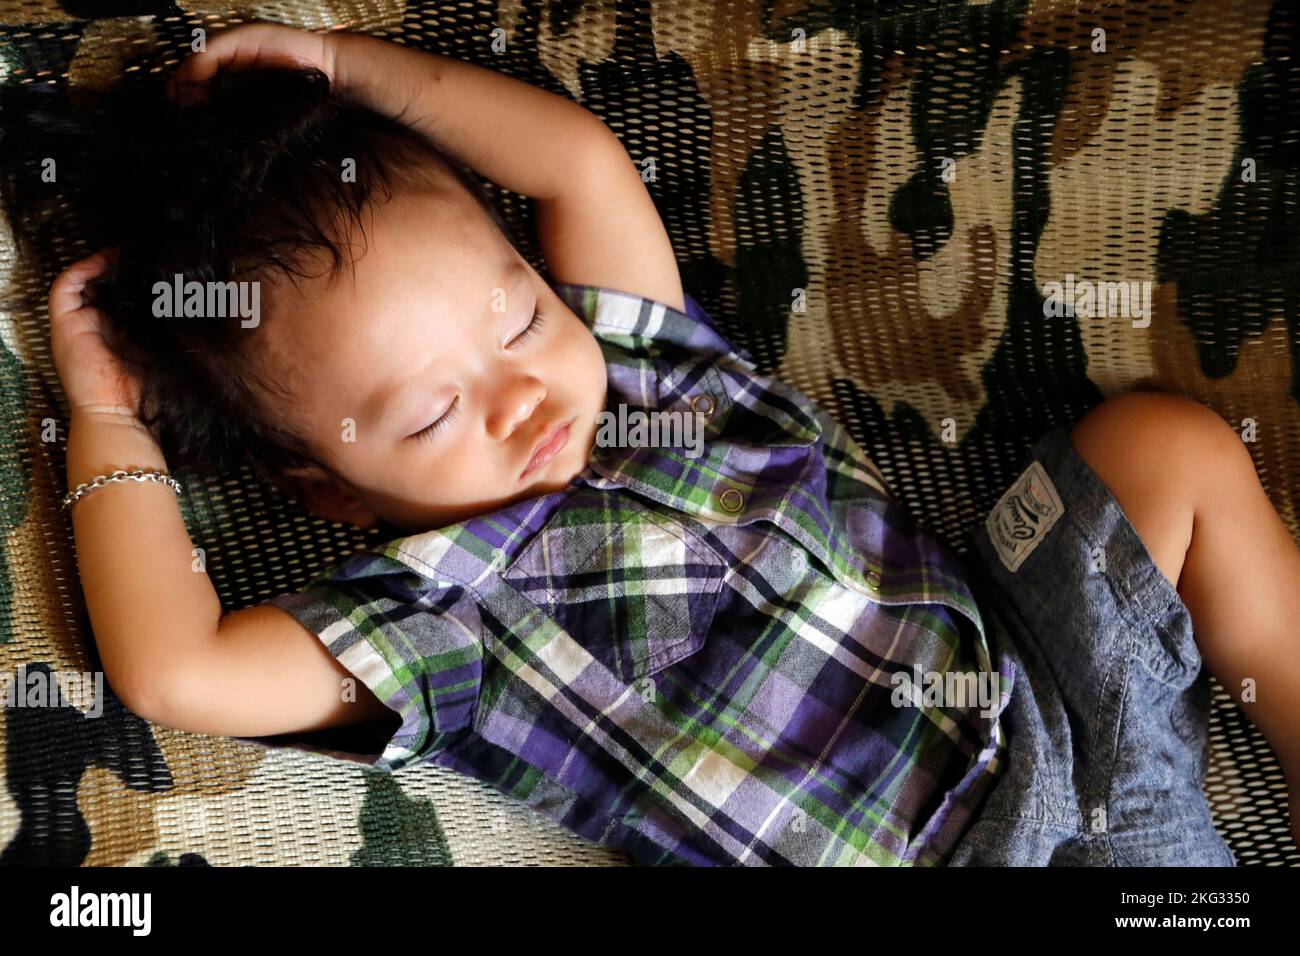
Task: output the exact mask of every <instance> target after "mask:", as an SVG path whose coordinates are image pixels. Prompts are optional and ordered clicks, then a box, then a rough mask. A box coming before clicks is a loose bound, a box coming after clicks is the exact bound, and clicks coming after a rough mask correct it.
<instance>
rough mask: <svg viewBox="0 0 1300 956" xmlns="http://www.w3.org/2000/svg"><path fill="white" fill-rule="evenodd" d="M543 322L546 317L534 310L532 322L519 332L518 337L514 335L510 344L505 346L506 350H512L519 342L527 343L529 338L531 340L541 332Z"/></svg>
mask: <svg viewBox="0 0 1300 956" xmlns="http://www.w3.org/2000/svg"><path fill="white" fill-rule="evenodd" d="M545 321H546V317H545V316H544V315H542V313H541V311H540V310H535V311H534V312H533V320H532V321H531V322H529V323H528V325H527V327H526V328H525V329H524V330H523V331H522V332H520V333H519V334H518V335H516V336H515V337H514V338H513V339H511V340H510V344H509V345H508V346H507V348H514V347H515V346H516V345H518V344H520V343H521V342H527V341H528V340H529V339H530V338H532V337H533V336H534V335H536V334H537V333H538V332H539V331H540V330H541V328H542V324H543V323H544V322H545Z"/></svg>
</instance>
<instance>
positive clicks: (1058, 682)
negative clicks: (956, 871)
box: [948, 427, 1235, 866]
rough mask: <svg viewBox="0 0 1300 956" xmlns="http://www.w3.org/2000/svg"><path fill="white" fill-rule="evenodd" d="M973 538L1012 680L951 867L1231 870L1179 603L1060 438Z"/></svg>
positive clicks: (982, 597) (988, 608)
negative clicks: (992, 752) (996, 743)
mask: <svg viewBox="0 0 1300 956" xmlns="http://www.w3.org/2000/svg"><path fill="white" fill-rule="evenodd" d="M1027 462H1028V463H1027V464H1026V466H1025V468H1024V470H1023V471H1022V472H1021V474H1020V477H1019V478H1017V480H1016V482H1015V483H1014V484H1013V485H1012V486H1011V487H1010V488H1009V489H1008V490H1007V492H1006V493H1005V494H1004V495H1003V496H1002V498H1001V499H1000V500H999V501H998V503H997V504H996V505H995V506H994V508H993V510H992V511H991V512H990V513H989V515H988V517H987V519H986V520H985V521H981V522H980V523H979V524H978V525H977V526H976V527H975V528H974V529H973V530H972V531H971V533H970V535H969V536H968V538H967V544H968V546H969V549H970V550H969V551H968V552H967V553H966V554H965V555H964V557H965V560H966V564H967V567H968V570H969V572H970V582H971V589H972V591H973V592H974V594H975V597H976V600H977V602H978V603H979V605H980V610H981V612H982V614H983V616H984V619H985V622H986V625H985V627H986V631H987V634H988V637H989V641H990V646H991V650H992V652H993V654H994V658H995V660H998V659H999V658H1000V659H1001V666H1002V667H1003V668H1006V667H1007V665H1008V664H1009V665H1010V667H1011V669H1012V670H1013V672H1014V674H1015V677H1014V683H1013V686H1012V691H1011V698H1010V702H1009V703H1008V705H1007V708H1006V710H1005V711H1004V714H1003V721H1004V728H1005V733H1006V735H1007V742H1008V750H1007V760H1006V764H1005V766H1004V768H1003V773H1002V775H1001V776H1000V777H999V778H998V779H997V780H996V781H995V783H994V785H993V787H992V789H991V790H990V791H989V793H988V794H987V796H986V798H985V800H984V802H983V803H982V805H981V807H980V809H979V810H978V811H977V812H976V814H975V816H974V817H973V819H972V822H971V824H970V826H969V827H968V829H967V830H966V831H965V832H964V833H963V835H962V837H961V838H960V839H959V841H958V843H957V844H956V846H955V847H954V849H953V852H952V855H951V856H950V857H949V860H948V863H949V865H954V866H971V865H974V866H1046V865H1066V866H1233V865H1234V864H1235V861H1234V859H1233V856H1232V852H1231V851H1230V850H1229V849H1228V846H1227V844H1226V843H1225V842H1224V840H1223V838H1222V837H1221V836H1220V835H1219V834H1218V833H1217V832H1216V831H1215V829H1214V824H1213V821H1212V819H1211V816H1210V807H1209V803H1208V801H1207V800H1206V798H1205V793H1204V790H1203V784H1204V780H1205V769H1206V763H1207V760H1208V756H1209V753H1208V737H1207V728H1208V725H1209V712H1210V685H1209V674H1208V671H1206V670H1204V669H1203V668H1202V667H1201V656H1200V653H1199V651H1198V650H1197V647H1196V642H1195V641H1194V640H1193V637H1192V622H1191V617H1190V615H1189V613H1188V610H1187V607H1186V606H1185V605H1184V604H1183V601H1182V598H1181V597H1180V596H1179V594H1178V592H1177V590H1175V588H1174V587H1173V585H1171V584H1170V583H1169V580H1168V579H1167V578H1166V577H1165V576H1164V574H1163V573H1162V572H1161V571H1160V569H1159V568H1158V567H1157V566H1156V565H1155V563H1154V562H1153V561H1152V559H1151V556H1150V554H1149V552H1148V551H1147V549H1146V546H1145V544H1143V542H1142V539H1141V538H1139V537H1138V534H1137V531H1136V530H1135V529H1134V528H1133V525H1132V524H1131V523H1130V522H1129V520H1128V518H1127V516H1126V515H1125V514H1124V512H1123V510H1122V509H1121V508H1120V506H1119V503H1118V502H1117V501H1116V500H1115V498H1114V496H1113V495H1112V494H1111V493H1110V490H1109V489H1108V488H1107V487H1106V486H1105V485H1104V484H1103V483H1102V481H1101V479H1100V478H1099V477H1098V476H1097V474H1096V472H1094V471H1093V470H1092V469H1091V468H1090V467H1089V466H1088V463H1087V462H1085V461H1084V460H1083V458H1081V457H1080V456H1079V454H1078V453H1077V452H1076V451H1075V450H1074V448H1073V446H1072V445H1071V444H1070V439H1069V431H1068V430H1067V429H1066V428H1064V427H1057V428H1055V429H1053V430H1052V431H1050V432H1048V433H1047V434H1046V435H1044V436H1043V437H1042V438H1040V439H1039V441H1038V442H1037V443H1036V444H1035V445H1034V447H1033V449H1032V450H1031V451H1030V453H1029V456H1028V459H1027Z"/></svg>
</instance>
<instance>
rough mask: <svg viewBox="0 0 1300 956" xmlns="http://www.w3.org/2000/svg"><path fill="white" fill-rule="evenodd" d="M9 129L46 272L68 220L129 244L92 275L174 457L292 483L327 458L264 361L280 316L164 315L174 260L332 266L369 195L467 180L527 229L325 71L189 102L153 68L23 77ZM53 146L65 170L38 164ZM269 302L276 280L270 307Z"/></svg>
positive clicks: (202, 272) (6, 94) (22, 249)
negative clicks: (36, 81)
mask: <svg viewBox="0 0 1300 956" xmlns="http://www.w3.org/2000/svg"><path fill="white" fill-rule="evenodd" d="M74 97H75V99H74ZM0 130H2V131H3V132H0V201H2V202H3V205H4V210H5V212H6V213H7V215H8V219H9V222H10V223H11V225H12V227H13V231H14V238H15V241H16V243H17V247H18V250H19V253H20V255H21V256H24V257H32V258H33V259H34V260H35V261H34V263H33V265H35V266H36V267H37V268H38V269H39V270H40V271H42V272H43V273H45V274H51V273H52V272H53V271H55V269H56V268H57V267H58V265H59V263H60V262H61V260H63V259H64V258H66V252H67V248H68V246H69V243H68V241H67V236H68V234H69V230H76V231H77V232H76V233H75V234H80V235H82V236H84V237H86V238H87V239H88V240H89V242H90V247H91V249H98V248H102V247H104V246H110V245H116V246H119V247H120V248H121V254H120V256H119V259H118V262H117V265H116V266H115V267H114V268H113V269H111V270H110V271H109V272H108V273H106V274H105V276H104V277H103V280H102V281H101V282H100V283H98V285H97V287H96V288H95V289H94V290H93V291H94V294H95V297H96V303H97V305H99V306H100V307H101V308H103V309H104V310H105V311H106V313H107V316H108V321H109V325H108V328H107V329H106V331H105V340H106V343H107V345H108V347H109V348H110V349H111V350H112V352H113V353H114V354H115V355H116V356H118V357H119V358H120V359H121V360H122V361H123V362H124V363H125V364H126V365H127V367H128V368H130V369H131V370H132V371H133V372H134V373H135V374H137V375H138V376H139V378H140V381H141V384H142V395H141V409H140V418H141V421H142V422H144V424H145V425H146V426H147V427H148V428H149V429H150V431H151V433H152V434H153V436H154V438H155V439H156V441H157V442H158V445H159V447H160V449H161V450H162V452H163V454H164V456H165V457H166V460H167V462H168V464H169V465H170V466H171V467H172V468H174V469H183V468H190V469H195V470H197V471H199V472H202V473H207V474H215V473H219V472H223V471H229V470H234V469H236V468H237V467H238V466H239V465H240V464H242V463H245V462H246V463H248V464H249V466H250V467H251V468H252V469H253V471H254V473H255V474H257V475H258V476H259V477H260V478H262V479H263V480H265V481H267V482H269V483H271V484H274V485H276V486H278V487H280V488H281V489H282V490H284V491H287V492H292V487H291V486H290V484H289V483H287V482H286V481H284V480H282V473H283V471H284V469H286V468H293V467H302V466H304V465H310V464H314V465H317V466H320V467H327V466H325V465H324V462H323V456H322V455H320V454H319V452H318V450H317V449H316V448H314V447H312V445H311V443H310V442H308V441H307V440H305V439H304V438H303V437H302V436H301V435H299V434H297V433H296V432H295V431H294V430H293V429H292V428H291V427H290V426H289V425H288V424H287V423H286V418H285V416H284V415H283V413H282V412H278V411H277V409H276V401H277V400H283V401H287V400H288V398H289V396H288V395H287V394H286V393H285V392H284V390H283V387H282V386H281V384H280V383H278V382H276V381H274V380H272V378H271V377H269V376H268V375H267V374H266V372H265V370H263V369H261V368H260V366H259V364H258V363H257V362H255V361H254V360H253V349H254V343H256V342H259V340H260V338H261V336H260V335H259V333H260V332H261V329H262V327H264V326H265V325H266V324H267V321H262V322H261V323H260V324H259V326H258V327H257V328H253V329H246V328H243V327H241V324H240V323H241V319H240V317H239V316H237V315H236V316H232V317H230V318H225V319H217V318H205V319H202V320H197V321H196V320H179V321H177V320H173V319H165V318H164V319H160V318H156V317H155V316H154V314H153V311H152V304H153V301H154V294H153V291H152V290H153V288H154V285H155V283H157V282H159V281H163V282H167V283H170V282H171V281H172V277H173V276H174V275H175V274H177V273H179V274H181V275H182V276H183V277H184V278H185V280H186V281H191V280H197V281H199V282H230V281H257V280H260V279H271V280H274V279H276V278H277V277H279V278H283V279H286V280H288V281H290V282H295V283H296V281H297V280H298V279H300V278H313V277H320V276H328V277H329V278H330V279H331V280H332V279H333V278H334V277H336V276H337V275H338V274H339V273H340V272H341V270H342V269H343V268H344V267H345V266H350V265H351V264H353V263H354V262H355V257H354V256H353V254H352V249H353V243H352V237H353V236H354V235H355V234H356V233H357V232H360V233H361V236H362V239H363V240H364V226H363V214H364V212H365V211H366V209H367V208H370V207H373V206H375V205H378V204H379V203H380V202H382V201H385V200H387V199H390V198H392V196H393V195H394V193H395V192H396V191H398V190H402V189H405V188H419V187H424V188H427V187H430V186H435V185H438V186H448V185H450V186H453V187H454V186H455V184H457V183H458V184H459V185H460V186H461V187H463V188H464V189H465V190H466V191H467V192H468V193H469V194H470V195H471V196H472V197H473V198H474V199H475V200H476V201H477V202H478V203H479V204H480V206H481V207H482V208H483V209H484V210H485V212H486V213H487V214H488V217H489V219H490V220H491V222H492V223H493V224H494V225H495V226H496V227H497V228H498V229H499V230H500V231H501V233H502V235H504V236H505V237H506V239H507V241H509V242H511V243H512V245H513V244H514V243H513V238H512V237H511V235H510V230H509V227H508V226H507V225H506V223H505V222H504V221H503V220H502V218H501V216H500V213H499V212H498V211H497V209H496V208H495V206H494V205H493V203H492V201H491V199H490V198H489V197H488V195H487V193H486V191H485V190H484V189H483V187H482V185H481V184H480V183H479V182H478V181H477V180H476V179H475V177H474V175H473V173H472V172H470V171H469V170H468V169H467V168H466V167H464V166H463V165H461V164H460V163H459V162H457V161H456V160H455V159H454V158H453V157H451V156H449V155H448V154H447V153H445V152H443V151H442V150H441V149H439V148H438V146H437V145H436V144H434V143H433V142H431V141H430V140H429V139H427V138H425V137H424V136H422V135H421V134H420V133H418V132H417V131H415V130H412V129H411V128H409V127H407V126H406V125H404V124H402V123H400V122H398V121H396V120H393V119H390V118H388V117H386V116H382V115H380V114H378V113H376V112H373V111H371V110H368V109H365V108H363V107H360V106H357V105H355V104H350V103H347V102H345V101H343V100H341V99H340V98H337V97H334V96H331V93H330V85H329V80H328V79H327V77H326V76H325V75H324V74H323V73H321V72H320V71H319V70H315V69H301V70H283V69H249V70H243V71H227V72H225V73H222V74H219V75H218V77H217V78H216V80H215V81H214V82H213V84H212V86H211V88H210V91H209V95H208V96H207V98H206V100H205V101H204V102H203V103H202V104H200V105H197V106H190V107H180V106H178V105H176V104H174V103H173V102H172V101H171V100H170V99H168V97H167V96H166V94H165V92H164V90H163V87H162V85H161V83H160V82H157V81H156V80H155V81H153V82H134V83H123V84H121V85H120V86H119V87H118V88H117V89H115V90H113V91H111V92H108V93H94V92H88V91H79V90H78V91H72V90H68V89H66V88H64V87H57V86H44V87H38V86H31V85H28V86H16V85H12V84H11V85H7V86H3V87H0ZM51 158H52V159H53V160H54V161H55V162H54V166H53V168H54V170H55V183H54V184H50V183H46V182H44V181H43V177H42V171H43V169H45V168H48V166H49V163H48V160H49V159H51ZM346 160H352V161H354V162H355V177H351V176H345V175H344V174H343V170H344V163H345V161H346ZM353 179H354V181H351V180H353ZM65 204H66V205H65ZM69 207H70V213H71V220H72V221H71V222H69V221H67V218H66V214H67V212H68V211H69ZM60 213H62V214H63V215H60ZM322 262H323V268H318V267H319V266H321V264H322ZM268 285H269V286H270V287H271V288H272V289H274V288H275V283H274V282H270V283H264V286H263V291H266V286H268ZM274 311H275V310H274V304H273V302H268V301H267V296H265V295H263V297H262V312H263V314H264V315H266V316H267V319H268V321H274Z"/></svg>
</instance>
